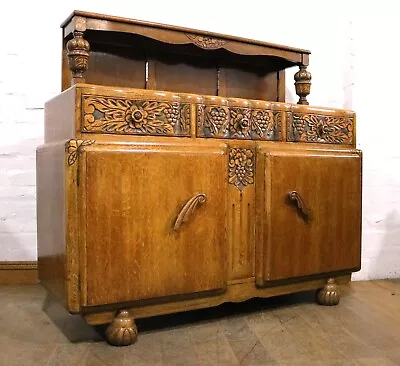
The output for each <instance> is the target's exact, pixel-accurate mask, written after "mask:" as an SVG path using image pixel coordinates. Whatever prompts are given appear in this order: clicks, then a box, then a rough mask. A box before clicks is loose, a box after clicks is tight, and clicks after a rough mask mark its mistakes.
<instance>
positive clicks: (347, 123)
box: [286, 112, 354, 145]
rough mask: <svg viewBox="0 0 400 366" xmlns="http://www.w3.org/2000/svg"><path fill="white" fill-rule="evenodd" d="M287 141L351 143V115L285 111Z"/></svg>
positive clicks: (352, 120) (352, 123) (352, 121)
mask: <svg viewBox="0 0 400 366" xmlns="http://www.w3.org/2000/svg"><path fill="white" fill-rule="evenodd" d="M286 119H287V128H288V137H287V139H288V141H301V142H320V143H328V144H349V145H351V144H352V143H353V126H354V118H353V117H336V116H327V115H321V114H310V113H309V114H304V113H291V112H288V113H287V118H286Z"/></svg>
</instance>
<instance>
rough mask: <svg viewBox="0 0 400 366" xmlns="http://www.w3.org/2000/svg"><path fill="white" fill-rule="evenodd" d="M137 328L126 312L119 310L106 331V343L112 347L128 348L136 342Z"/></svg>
mask: <svg viewBox="0 0 400 366" xmlns="http://www.w3.org/2000/svg"><path fill="white" fill-rule="evenodd" d="M137 333H138V332H137V328H136V324H135V321H134V319H133V318H132V317H131V316H130V314H129V312H128V310H120V311H119V312H118V313H117V314H116V316H115V318H114V319H113V321H112V322H111V324H110V325H109V326H108V327H107V329H106V338H107V342H108V343H109V344H111V345H113V346H119V347H121V346H129V345H131V344H133V343H135V342H136V340H137Z"/></svg>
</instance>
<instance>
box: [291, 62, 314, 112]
mask: <svg viewBox="0 0 400 366" xmlns="http://www.w3.org/2000/svg"><path fill="white" fill-rule="evenodd" d="M299 67H300V70H299V71H297V72H296V74H294V80H295V83H294V85H295V87H296V94H297V95H298V96H299V97H300V98H299V101H298V102H297V104H305V105H308V101H307V95H308V94H310V89H311V73H310V72H309V71H307V66H305V65H300V66H299Z"/></svg>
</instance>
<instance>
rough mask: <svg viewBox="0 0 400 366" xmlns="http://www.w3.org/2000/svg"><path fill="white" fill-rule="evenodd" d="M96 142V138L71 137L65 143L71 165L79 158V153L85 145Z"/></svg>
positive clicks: (68, 161)
mask: <svg viewBox="0 0 400 366" xmlns="http://www.w3.org/2000/svg"><path fill="white" fill-rule="evenodd" d="M94 143H95V140H78V139H71V140H68V141H67V142H66V144H65V152H66V153H67V163H68V165H69V166H71V165H73V164H74V163H75V162H76V160H77V159H78V156H79V153H80V152H82V151H83V149H84V148H85V146H89V145H92V144H94Z"/></svg>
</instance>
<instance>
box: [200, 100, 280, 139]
mask: <svg viewBox="0 0 400 366" xmlns="http://www.w3.org/2000/svg"><path fill="white" fill-rule="evenodd" d="M278 106H280V108H281V109H284V105H283V104H279V103H272V102H264V101H260V100H245V99H232V98H218V97H205V98H204V103H201V104H198V105H197V108H196V119H197V136H199V137H215V138H223V139H241V140H269V141H279V140H281V138H282V116H283V113H284V112H283V111H282V110H278Z"/></svg>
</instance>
